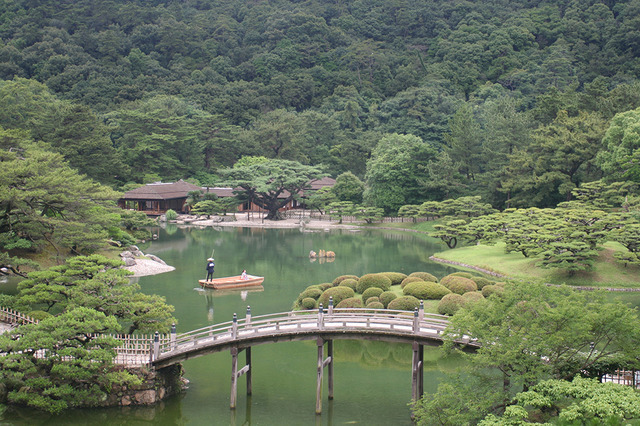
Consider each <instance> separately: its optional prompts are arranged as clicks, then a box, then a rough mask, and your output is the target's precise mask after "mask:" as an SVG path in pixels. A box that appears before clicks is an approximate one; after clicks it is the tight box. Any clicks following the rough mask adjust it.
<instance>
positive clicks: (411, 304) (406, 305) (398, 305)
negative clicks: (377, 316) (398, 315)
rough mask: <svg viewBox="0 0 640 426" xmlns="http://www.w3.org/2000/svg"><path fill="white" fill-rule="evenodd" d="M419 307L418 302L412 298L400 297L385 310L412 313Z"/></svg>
mask: <svg viewBox="0 0 640 426" xmlns="http://www.w3.org/2000/svg"><path fill="white" fill-rule="evenodd" d="M419 306H420V301H419V300H418V299H416V298H415V297H413V296H401V297H398V298H396V299H393V300H392V301H391V302H389V304H388V305H387V309H393V310H398V311H413V310H415V309H416V308H417V307H419Z"/></svg>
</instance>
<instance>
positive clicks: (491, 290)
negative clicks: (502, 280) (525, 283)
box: [482, 285, 504, 297]
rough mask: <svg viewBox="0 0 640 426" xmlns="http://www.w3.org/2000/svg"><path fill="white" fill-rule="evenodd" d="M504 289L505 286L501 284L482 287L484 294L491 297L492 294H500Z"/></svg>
mask: <svg viewBox="0 0 640 426" xmlns="http://www.w3.org/2000/svg"><path fill="white" fill-rule="evenodd" d="M503 291H504V288H503V287H502V286H499V285H486V286H484V287H483V288H482V295H483V296H484V297H489V296H491V295H492V294H496V293H498V294H500V293H502V292H503Z"/></svg>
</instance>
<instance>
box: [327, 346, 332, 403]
mask: <svg viewBox="0 0 640 426" xmlns="http://www.w3.org/2000/svg"><path fill="white" fill-rule="evenodd" d="M327 359H328V360H330V361H329V365H328V367H329V371H328V373H329V378H328V379H327V381H328V385H329V399H333V340H328V341H327Z"/></svg>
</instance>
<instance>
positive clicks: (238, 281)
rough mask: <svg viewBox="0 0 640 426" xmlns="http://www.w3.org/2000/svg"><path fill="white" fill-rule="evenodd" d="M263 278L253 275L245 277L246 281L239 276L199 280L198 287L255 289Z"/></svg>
mask: <svg viewBox="0 0 640 426" xmlns="http://www.w3.org/2000/svg"><path fill="white" fill-rule="evenodd" d="M262 281H264V277H257V276H255V275H247V278H246V279H242V277H241V276H240V275H236V276H234V277H223V278H214V279H212V280H200V281H198V282H199V283H200V287H202V288H213V289H216V290H220V289H230V288H243V287H255V286H259V285H261V284H262Z"/></svg>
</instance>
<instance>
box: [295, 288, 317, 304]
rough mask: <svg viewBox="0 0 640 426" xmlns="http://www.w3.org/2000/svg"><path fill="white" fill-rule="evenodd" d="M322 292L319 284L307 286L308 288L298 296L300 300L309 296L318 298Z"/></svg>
mask: <svg viewBox="0 0 640 426" xmlns="http://www.w3.org/2000/svg"><path fill="white" fill-rule="evenodd" d="M322 292H323V290H321V289H320V287H318V286H310V287H307V289H306V290H304V291H303V292H302V293H300V295H299V296H298V301H302V299H305V298H307V297H310V298H312V299H313V300H318V297H320V295H321V294H322Z"/></svg>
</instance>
